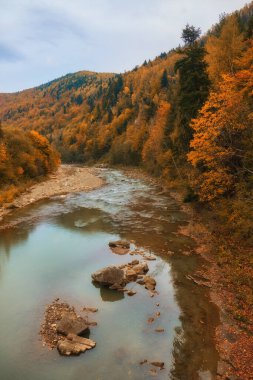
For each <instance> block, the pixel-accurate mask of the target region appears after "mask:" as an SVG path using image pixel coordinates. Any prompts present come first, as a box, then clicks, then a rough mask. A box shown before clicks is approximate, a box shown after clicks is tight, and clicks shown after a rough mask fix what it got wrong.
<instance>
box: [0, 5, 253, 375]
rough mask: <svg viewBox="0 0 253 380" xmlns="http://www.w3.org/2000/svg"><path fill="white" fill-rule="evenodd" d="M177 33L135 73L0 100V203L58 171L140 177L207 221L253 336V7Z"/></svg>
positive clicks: (72, 79) (65, 80) (76, 77)
mask: <svg viewBox="0 0 253 380" xmlns="http://www.w3.org/2000/svg"><path fill="white" fill-rule="evenodd" d="M178 33H179V34H180V33H181V39H182V44H181V45H180V46H178V47H176V48H175V49H172V50H171V51H169V52H168V53H167V52H166V53H165V52H164V53H161V54H160V55H159V56H157V57H156V58H155V59H154V60H152V61H151V60H148V59H147V60H146V61H145V62H144V63H142V64H141V65H139V66H136V67H135V68H134V69H132V70H131V71H127V72H125V73H122V74H114V73H94V72H89V71H81V72H77V73H75V74H67V75H65V76H63V77H61V78H59V79H55V80H53V81H51V82H49V83H46V84H43V85H41V86H39V87H36V88H32V89H29V90H25V91H22V92H18V93H13V94H0V120H1V126H0V179H1V182H0V205H4V204H6V203H8V204H9V203H11V202H12V200H13V199H14V197H15V196H16V195H17V194H18V193H19V192H20V191H22V190H23V189H24V188H26V187H27V186H29V185H31V184H32V183H34V181H36V180H41V179H42V178H44V177H45V176H47V174H49V173H51V172H53V171H54V170H55V169H56V168H57V167H58V166H59V164H60V162H63V163H82V164H86V165H93V164H98V163H100V164H101V163H103V164H106V165H108V166H110V167H114V166H120V167H121V166H130V167H133V166H137V167H141V168H143V169H144V170H146V171H147V172H148V173H149V174H151V175H152V176H154V177H157V178H159V179H160V180H161V181H162V183H163V185H164V186H165V187H166V188H168V189H180V192H181V193H182V194H183V199H184V202H185V203H191V204H192V205H193V207H195V208H196V209H197V210H199V212H200V213H203V214H204V217H206V215H208V218H209V219H210V220H211V222H210V223H211V229H212V231H213V233H214V236H216V237H217V242H218V243H217V244H218V248H217V252H218V253H217V257H216V258H215V260H216V261H217V265H218V266H221V267H222V269H221V271H222V275H223V276H224V279H225V280H224V281H225V282H226V286H227V287H228V288H234V289H236V293H237V295H238V298H237V299H236V300H235V301H233V302H234V303H233V305H230V306H229V307H230V312H231V314H232V315H233V317H234V318H235V319H236V320H237V321H239V322H238V323H240V324H241V326H243V328H244V329H245V331H248V332H249V331H251V333H252V326H251V327H249V325H248V324H247V322H248V318H249V317H248V316H249V314H250V305H252V302H253V296H252V294H253V293H252V289H253V283H252V274H253V269H252V253H250V252H252V251H251V249H252V244H253V202H252V199H253V128H252V126H253V3H251V4H249V5H246V6H245V7H244V8H242V9H241V10H239V11H237V12H235V13H232V14H223V15H221V16H220V20H219V22H218V23H217V24H215V25H213V26H212V28H211V29H210V30H209V31H208V32H207V33H206V34H204V35H202V34H201V31H200V29H199V28H198V26H191V25H189V24H187V25H186V26H185V28H184V29H183V31H181V32H180V31H178ZM245 379H246V377H245Z"/></svg>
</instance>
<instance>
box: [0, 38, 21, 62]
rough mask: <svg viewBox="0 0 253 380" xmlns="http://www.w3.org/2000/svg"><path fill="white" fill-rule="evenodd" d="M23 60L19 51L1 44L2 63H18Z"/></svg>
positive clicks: (0, 59)
mask: <svg viewBox="0 0 253 380" xmlns="http://www.w3.org/2000/svg"><path fill="white" fill-rule="evenodd" d="M23 58H24V57H23V55H22V54H21V53H20V52H19V51H18V50H16V49H15V48H11V47H10V46H6V45H4V44H3V43H1V42H0V62H18V61H20V60H23Z"/></svg>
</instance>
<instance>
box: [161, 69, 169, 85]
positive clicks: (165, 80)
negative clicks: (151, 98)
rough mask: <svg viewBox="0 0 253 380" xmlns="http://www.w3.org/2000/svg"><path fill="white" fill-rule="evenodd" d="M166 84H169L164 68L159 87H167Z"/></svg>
mask: <svg viewBox="0 0 253 380" xmlns="http://www.w3.org/2000/svg"><path fill="white" fill-rule="evenodd" d="M168 85H169V81H168V73H167V70H166V69H165V70H164V71H163V74H162V77H161V88H167V87H168Z"/></svg>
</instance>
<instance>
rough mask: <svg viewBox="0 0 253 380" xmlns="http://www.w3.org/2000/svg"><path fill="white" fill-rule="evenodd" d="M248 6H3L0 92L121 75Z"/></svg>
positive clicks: (25, 0)
mask: <svg viewBox="0 0 253 380" xmlns="http://www.w3.org/2000/svg"><path fill="white" fill-rule="evenodd" d="M245 3H246V1H245V0H0V92H13V91H19V90H22V89H25V88H29V87H33V86H35V85H39V84H42V83H45V82H47V81H49V80H52V79H55V78H57V77H59V76H62V75H64V74H66V73H70V72H75V71H79V70H92V71H99V72H124V71H125V70H129V69H132V68H133V67H134V66H136V65H138V64H142V63H143V61H144V60H145V59H147V60H148V59H149V58H150V59H152V58H154V57H155V56H157V55H159V54H160V53H161V52H164V51H169V50H170V49H171V48H173V47H176V46H177V45H178V44H179V43H180V35H181V30H182V28H183V27H184V26H185V24H186V23H189V24H192V25H194V26H197V27H200V28H201V30H202V31H203V32H206V31H207V30H208V28H210V26H211V25H212V24H214V23H215V22H217V21H218V19H219V14H221V13H223V12H231V11H233V10H236V9H239V8H241V7H242V6H243V5H244V4H245Z"/></svg>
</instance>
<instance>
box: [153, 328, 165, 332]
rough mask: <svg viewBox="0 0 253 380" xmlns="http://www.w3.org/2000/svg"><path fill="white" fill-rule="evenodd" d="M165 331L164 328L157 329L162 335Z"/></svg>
mask: <svg viewBox="0 0 253 380" xmlns="http://www.w3.org/2000/svg"><path fill="white" fill-rule="evenodd" d="M164 331H165V330H164V328H162V327H158V328H157V329H155V332H159V333H162V332H164Z"/></svg>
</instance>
